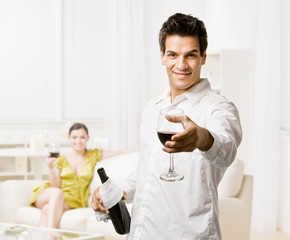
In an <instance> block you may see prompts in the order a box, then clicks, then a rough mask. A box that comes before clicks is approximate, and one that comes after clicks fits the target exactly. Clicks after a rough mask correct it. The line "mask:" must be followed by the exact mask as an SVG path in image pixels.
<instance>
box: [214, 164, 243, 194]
mask: <svg viewBox="0 0 290 240" xmlns="http://www.w3.org/2000/svg"><path fill="white" fill-rule="evenodd" d="M244 168H245V164H244V162H243V161H241V160H240V159H235V161H234V162H233V163H232V164H231V165H230V166H229V167H228V169H227V170H226V172H225V174H224V176H223V178H222V180H221V182H220V184H219V186H218V193H219V197H236V196H237V195H238V194H239V192H240V189H241V186H242V181H243V174H244Z"/></svg>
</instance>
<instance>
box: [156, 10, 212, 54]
mask: <svg viewBox="0 0 290 240" xmlns="http://www.w3.org/2000/svg"><path fill="white" fill-rule="evenodd" d="M170 35H179V36H182V37H185V36H191V37H198V41H199V48H200V54H201V56H203V54H204V52H205V51H206V49H207V32H206V28H205V25H204V23H203V21H201V20H199V19H198V18H196V17H193V16H191V15H186V14H182V13H176V14H174V15H172V16H170V17H169V18H168V19H167V21H166V22H164V23H163V25H162V28H161V29H160V32H159V45H160V49H161V51H162V53H163V54H164V53H165V42H166V38H167V36H170Z"/></svg>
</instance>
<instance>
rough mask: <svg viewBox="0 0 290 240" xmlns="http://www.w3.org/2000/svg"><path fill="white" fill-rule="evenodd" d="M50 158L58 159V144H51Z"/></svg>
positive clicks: (49, 148) (49, 149)
mask: <svg viewBox="0 0 290 240" xmlns="http://www.w3.org/2000/svg"><path fill="white" fill-rule="evenodd" d="M48 152H49V155H50V157H54V158H58V156H59V153H60V146H59V144H58V143H51V144H49V147H48Z"/></svg>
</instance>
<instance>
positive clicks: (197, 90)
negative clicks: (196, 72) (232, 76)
mask: <svg viewBox="0 0 290 240" xmlns="http://www.w3.org/2000/svg"><path fill="white" fill-rule="evenodd" d="M208 90H210V83H209V81H208V80H207V78H202V79H201V81H200V82H199V83H198V84H196V85H194V86H193V87H191V88H190V89H188V90H187V91H186V92H184V93H183V94H181V95H179V96H177V97H175V100H174V103H179V102H181V101H183V100H185V99H188V100H189V101H190V102H191V103H192V104H193V105H195V104H197V103H198V102H199V101H200V99H201V98H202V97H203V96H204V95H205V94H206V93H207V92H208ZM168 97H170V89H167V90H166V91H165V92H163V93H162V94H161V95H159V96H158V97H157V98H156V100H155V104H159V103H161V102H163V101H165V100H166V99H167V98H168ZM174 103H173V104H174Z"/></svg>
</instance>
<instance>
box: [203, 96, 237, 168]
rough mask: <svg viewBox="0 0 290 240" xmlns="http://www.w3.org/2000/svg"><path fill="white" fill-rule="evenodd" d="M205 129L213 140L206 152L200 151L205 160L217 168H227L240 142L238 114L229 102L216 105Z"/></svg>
mask: <svg viewBox="0 0 290 240" xmlns="http://www.w3.org/2000/svg"><path fill="white" fill-rule="evenodd" d="M206 129H207V130H208V131H209V132H210V133H211V135H212V136H213V138H214V143H213V145H212V147H211V148H210V149H209V150H208V151H205V152H203V151H201V153H202V154H203V155H204V157H205V158H206V159H208V160H209V161H210V162H211V163H212V164H214V165H215V166H217V167H220V168H222V167H228V166H230V165H231V163H232V162H233V161H234V159H235V157H236V154H237V148H238V146H239V144H240V143H241V140H242V127H241V123H240V118H239V113H238V110H237V108H236V107H235V105H234V104H233V103H231V102H223V103H220V104H217V106H215V107H214V108H213V109H212V110H211V112H210V115H209V117H208V120H207V124H206Z"/></svg>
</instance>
